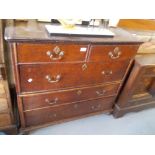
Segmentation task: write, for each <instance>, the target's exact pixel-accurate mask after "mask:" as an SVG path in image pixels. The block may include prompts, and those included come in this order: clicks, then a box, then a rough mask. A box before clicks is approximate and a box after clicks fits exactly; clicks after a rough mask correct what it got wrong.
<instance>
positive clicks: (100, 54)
mask: <svg viewBox="0 0 155 155" xmlns="http://www.w3.org/2000/svg"><path fill="white" fill-rule="evenodd" d="M138 47H139V45H93V46H91V48H90V50H91V53H90V56H89V61H94V62H98V61H100V62H115V61H118V60H124V59H131V58H133V57H134V56H135V54H136V53H137V50H138Z"/></svg>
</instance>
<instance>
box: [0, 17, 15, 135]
mask: <svg viewBox="0 0 155 155" xmlns="http://www.w3.org/2000/svg"><path fill="white" fill-rule="evenodd" d="M3 25H4V23H3V20H0V131H3V132H5V133H6V134H16V133H17V127H16V125H15V119H14V115H13V108H12V107H13V106H12V101H11V97H10V90H9V85H8V77H7V71H6V70H7V69H6V61H5V53H4V40H3V37H4V36H3V32H4V31H3V29H4V26H3Z"/></svg>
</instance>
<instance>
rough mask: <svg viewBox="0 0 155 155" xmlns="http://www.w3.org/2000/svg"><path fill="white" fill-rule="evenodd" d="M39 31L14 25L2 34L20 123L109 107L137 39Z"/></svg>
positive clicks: (63, 118) (108, 109)
mask: <svg viewBox="0 0 155 155" xmlns="http://www.w3.org/2000/svg"><path fill="white" fill-rule="evenodd" d="M43 30H44V29H40V33H39V35H40V36H39V35H36V36H34V35H33V34H35V32H32V34H27V35H28V36H26V35H25V33H21V32H22V31H19V32H20V33H18V30H17V29H13V31H14V33H12V34H14V35H11V36H9V34H10V33H6V34H7V35H6V38H7V40H8V41H9V44H10V49H11V52H12V58H13V65H14V76H15V84H16V92H17V98H18V109H19V112H20V120H21V128H22V129H25V130H31V129H35V128H38V127H42V126H46V125H49V124H53V123H58V122H62V121H67V120H70V119H74V118H80V117H83V116H88V115H92V114H97V113H102V112H112V111H113V105H114V102H115V99H116V97H117V95H118V94H119V90H120V89H121V86H122V84H123V81H124V79H125V77H126V74H127V71H128V69H129V68H130V66H131V64H132V60H133V58H134V56H135V54H136V52H137V49H138V47H139V45H140V42H138V41H135V40H134V39H133V38H132V39H133V40H127V41H126V39H125V40H123V38H124V37H122V38H121V37H120V38H119V37H118V36H117V37H114V38H108V39H106V38H92V37H91V38H90V37H88V38H87V37H86V38H84V37H72V36H70V37H49V36H46V35H45V34H46V32H44V31H43ZM117 33H118V32H117ZM43 34H44V35H43ZM30 36H31V37H30ZM33 37H34V38H33ZM130 37H131V36H130ZM130 37H129V38H130Z"/></svg>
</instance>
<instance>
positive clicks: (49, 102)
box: [45, 97, 58, 105]
mask: <svg viewBox="0 0 155 155" xmlns="http://www.w3.org/2000/svg"><path fill="white" fill-rule="evenodd" d="M57 101H58V98H57V97H56V98H55V99H54V101H50V100H49V99H47V98H46V99H45V102H46V103H48V104H50V105H51V104H56V103H57Z"/></svg>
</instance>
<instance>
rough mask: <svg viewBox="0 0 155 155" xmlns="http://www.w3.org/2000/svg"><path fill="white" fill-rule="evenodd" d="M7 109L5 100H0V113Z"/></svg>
mask: <svg viewBox="0 0 155 155" xmlns="http://www.w3.org/2000/svg"><path fill="white" fill-rule="evenodd" d="M7 109H8V104H7V99H6V98H0V112H2V111H4V110H7Z"/></svg>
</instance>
